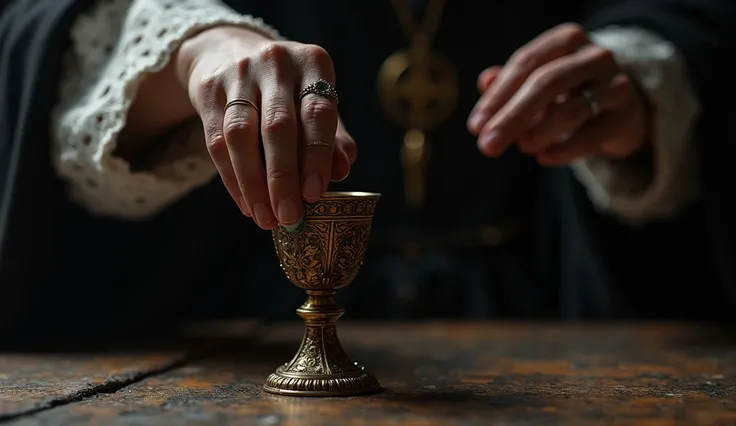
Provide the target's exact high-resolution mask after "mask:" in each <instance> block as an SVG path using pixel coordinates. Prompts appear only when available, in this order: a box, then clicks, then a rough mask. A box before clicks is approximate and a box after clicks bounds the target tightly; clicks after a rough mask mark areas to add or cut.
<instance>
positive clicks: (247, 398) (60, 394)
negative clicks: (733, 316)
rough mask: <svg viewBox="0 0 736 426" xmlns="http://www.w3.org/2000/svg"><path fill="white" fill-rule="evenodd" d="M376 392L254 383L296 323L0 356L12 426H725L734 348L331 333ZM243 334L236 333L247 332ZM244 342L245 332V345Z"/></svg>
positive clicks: (472, 332)
mask: <svg viewBox="0 0 736 426" xmlns="http://www.w3.org/2000/svg"><path fill="white" fill-rule="evenodd" d="M340 325H341V328H340V331H341V336H342V339H343V343H344V345H345V346H346V348H347V350H348V352H349V353H350V354H351V355H352V356H353V357H354V359H356V360H360V361H361V362H362V363H364V364H365V365H366V366H367V367H368V368H370V369H371V370H372V371H373V372H374V373H376V375H377V376H378V377H379V379H380V380H381V382H382V384H383V385H384V386H385V388H386V390H385V391H384V392H383V393H380V394H377V395H373V396H368V397H355V398H343V399H341V398H336V399H314V398H289V397H277V396H273V395H269V394H266V393H264V392H263V391H261V385H262V383H263V381H264V379H265V378H266V376H267V375H268V373H270V372H271V371H272V370H273V369H274V367H276V366H277V365H279V364H280V363H282V362H284V361H286V360H288V358H289V357H290V356H291V355H292V354H293V352H294V350H295V349H296V347H297V345H298V342H299V339H300V338H301V331H302V329H301V325H299V324H296V323H295V324H288V325H278V326H269V327H268V328H267V329H262V330H261V331H260V334H261V338H260V339H258V341H254V340H252V339H245V340H239V339H230V340H225V341H212V342H208V343H201V342H200V343H196V344H194V345H193V346H194V347H193V348H191V349H187V348H185V347H184V348H156V349H153V348H150V347H148V348H146V347H144V348H138V349H129V350H127V351H124V350H122V349H118V348H115V349H109V353H105V352H87V353H76V354H75V353H69V352H68V353H53V352H48V353H40V352H37V353H5V354H2V355H0V416H1V417H0V423H2V424H11V425H36V424H43V425H71V424H93V425H97V424H99V425H118V424H119V425H151V424H166V425H174V424H184V425H205V424H212V425H229V424H233V425H234V424H238V425H288V426H292V425H299V426H310V425H320V426H332V425H345V426H357V425H373V424H387V425H388V424H390V425H406V426H419V425H422V426H424V425H484V426H488V425H490V426H492V425H506V424H509V425H511V424H514V425H537V424H538V425H558V424H559V425H563V424H564V425H575V424H581V425H599V424H600V425H603V424H606V425H609V424H615V425H627V424H637V425H645V426H649V425H651V426H654V425H657V426H659V425H680V424H682V425H699V424H702V425H721V424H723V425H727V424H736V345H735V343H736V340H733V339H732V338H731V336H729V335H727V334H726V333H724V332H722V331H720V330H717V329H714V328H708V327H705V326H703V327H699V326H678V325H661V324H660V325H604V324H595V325H569V324H568V325H563V324H534V323H530V324H518V323H514V324H500V323H424V324H403V325H401V324H349V323H343V324H340ZM246 329H247V328H246ZM246 335H247V333H246Z"/></svg>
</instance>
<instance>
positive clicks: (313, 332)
mask: <svg viewBox="0 0 736 426" xmlns="http://www.w3.org/2000/svg"><path fill="white" fill-rule="evenodd" d="M378 198H379V194H367V193H328V194H326V195H325V197H324V198H322V199H321V200H319V201H317V202H315V203H312V204H309V205H307V209H306V219H305V227H304V232H303V233H302V234H301V235H297V236H294V235H289V234H287V233H286V232H284V230H283V229H282V228H281V227H277V228H276V229H274V231H273V240H274V245H275V246H276V254H277V255H278V257H279V260H280V262H281V268H282V269H283V270H284V273H285V274H286V276H287V277H288V278H289V280H290V281H291V282H292V283H293V284H294V285H296V286H298V287H300V288H302V289H304V290H306V292H307V301H306V302H305V303H304V305H302V306H301V307H300V308H299V309H298V310H297V313H298V314H299V316H301V317H302V318H303V319H304V322H305V324H306V330H305V332H304V338H303V340H302V344H301V346H300V347H299V350H298V351H297V353H296V355H295V356H294V358H293V359H292V360H291V361H290V362H288V363H287V364H284V365H283V366H281V367H279V368H278V369H277V370H276V372H274V373H273V374H271V375H270V376H269V377H268V379H267V380H266V384H265V386H264V389H265V390H266V391H267V392H271V393H277V394H282V395H296V396H347V395H357V394H364V393H369V392H375V391H378V390H380V385H379V383H378V380H376V378H375V376H374V375H373V374H371V373H369V372H367V371H365V369H364V368H363V366H361V365H359V364H358V363H355V362H352V361H351V360H350V358H349V357H348V356H347V354H346V353H345V350H344V349H343V348H342V345H341V344H340V339H339V338H338V335H337V329H336V328H335V322H336V321H337V320H338V318H340V316H342V314H343V312H344V311H343V309H342V308H340V307H339V306H338V305H337V304H336V303H335V299H334V295H335V291H336V290H337V289H339V288H341V287H344V286H346V285H348V284H350V283H351V282H352V281H353V279H354V278H355V276H356V275H357V273H358V271H359V270H360V267H361V266H362V264H363V259H364V258H365V252H366V247H367V245H368V239H369V237H370V231H371V221H372V219H373V212H374V211H375V207H376V203H377V202H378Z"/></svg>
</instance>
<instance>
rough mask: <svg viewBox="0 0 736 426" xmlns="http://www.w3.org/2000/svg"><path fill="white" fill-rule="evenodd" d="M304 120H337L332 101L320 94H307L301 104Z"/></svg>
mask: <svg viewBox="0 0 736 426" xmlns="http://www.w3.org/2000/svg"><path fill="white" fill-rule="evenodd" d="M302 116H303V118H304V121H316V122H325V121H328V120H330V121H335V122H336V121H337V111H336V110H335V106H334V105H333V103H332V101H330V100H329V99H325V98H323V97H321V96H309V97H308V99H307V100H305V102H304V104H303V105H302Z"/></svg>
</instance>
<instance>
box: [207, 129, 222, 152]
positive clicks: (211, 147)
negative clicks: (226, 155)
mask: <svg viewBox="0 0 736 426" xmlns="http://www.w3.org/2000/svg"><path fill="white" fill-rule="evenodd" d="M223 149H227V148H226V142H225V137H224V135H222V134H221V133H214V134H211V135H208V136H207V151H208V152H209V153H210V154H212V155H213V156H216V155H218V154H219V153H221V152H222V150H223Z"/></svg>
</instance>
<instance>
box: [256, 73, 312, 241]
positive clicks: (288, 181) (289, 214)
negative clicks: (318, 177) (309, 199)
mask: <svg viewBox="0 0 736 426" xmlns="http://www.w3.org/2000/svg"><path fill="white" fill-rule="evenodd" d="M287 81H290V79H286V78H276V77H274V78H272V79H270V80H268V81H267V82H265V83H264V84H263V85H262V86H261V96H262V98H263V100H262V101H261V107H262V108H263V111H262V115H261V133H262V135H263V151H264V157H265V160H266V179H267V182H268V190H269V196H270V198H271V205H272V206H273V212H274V215H275V216H276V218H277V220H278V221H279V223H280V224H281V225H283V226H284V227H285V228H286V229H287V230H295V229H297V228H298V227H299V226H300V225H301V222H302V216H303V209H304V205H303V203H302V195H301V190H300V187H301V185H300V175H299V164H298V148H297V118H296V108H295V105H294V86H293V85H291V84H287V83H286V82H287Z"/></svg>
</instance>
